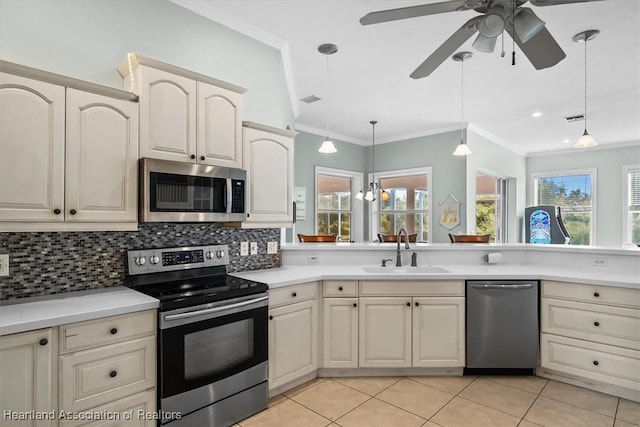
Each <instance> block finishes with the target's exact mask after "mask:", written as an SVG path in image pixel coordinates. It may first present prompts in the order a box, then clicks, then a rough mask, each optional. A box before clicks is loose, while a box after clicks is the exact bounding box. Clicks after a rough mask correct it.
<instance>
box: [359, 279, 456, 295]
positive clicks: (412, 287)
mask: <svg viewBox="0 0 640 427" xmlns="http://www.w3.org/2000/svg"><path fill="white" fill-rule="evenodd" d="M360 296H464V281H462V280H415V281H411V280H402V281H393V280H361V281H360Z"/></svg>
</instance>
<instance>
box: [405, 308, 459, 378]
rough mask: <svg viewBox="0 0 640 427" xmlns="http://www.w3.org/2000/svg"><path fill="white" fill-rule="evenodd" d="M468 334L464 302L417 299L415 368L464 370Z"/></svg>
mask: <svg viewBox="0 0 640 427" xmlns="http://www.w3.org/2000/svg"><path fill="white" fill-rule="evenodd" d="M464 331H465V308H464V298H460V297H453V298H444V297H443V298H413V366H414V367H429V368H431V367H460V366H464V364H465V335H464Z"/></svg>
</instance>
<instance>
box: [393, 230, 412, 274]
mask: <svg viewBox="0 0 640 427" xmlns="http://www.w3.org/2000/svg"><path fill="white" fill-rule="evenodd" d="M402 233H404V248H405V249H411V246H409V234H407V229H406V228H404V227H403V228H401V229H400V230H398V235H397V236H396V240H397V241H398V248H397V249H396V267H402V257H400V240H402Z"/></svg>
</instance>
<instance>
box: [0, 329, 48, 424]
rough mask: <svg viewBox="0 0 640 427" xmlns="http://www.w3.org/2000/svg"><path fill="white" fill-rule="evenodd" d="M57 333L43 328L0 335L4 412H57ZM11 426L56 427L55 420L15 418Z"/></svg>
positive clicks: (0, 404)
mask: <svg viewBox="0 0 640 427" xmlns="http://www.w3.org/2000/svg"><path fill="white" fill-rule="evenodd" d="M54 339H55V335H54V334H53V332H52V330H51V329H41V330H37V331H30V332H25V333H21V334H13V335H6V336H3V337H0V378H2V385H1V386H0V412H2V413H3V414H6V413H7V412H6V411H11V412H16V413H23V414H24V413H28V412H30V411H35V412H37V413H44V412H50V411H55V410H56V409H57V406H56V397H57V394H56V393H55V387H56V382H55V373H56V369H57V368H56V365H55V363H54V358H57V349H56V348H55V341H54ZM3 423H7V424H5V425H11V426H55V425H57V421H56V419H55V417H54V419H52V420H11V421H8V417H7V416H4V417H3Z"/></svg>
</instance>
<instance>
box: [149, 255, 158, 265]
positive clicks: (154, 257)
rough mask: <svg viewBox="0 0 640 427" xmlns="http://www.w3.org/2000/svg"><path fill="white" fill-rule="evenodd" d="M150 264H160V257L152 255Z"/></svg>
mask: <svg viewBox="0 0 640 427" xmlns="http://www.w3.org/2000/svg"><path fill="white" fill-rule="evenodd" d="M149 262H150V263H151V264H157V263H159V262H160V258H159V257H158V255H151V256H150V257H149Z"/></svg>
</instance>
